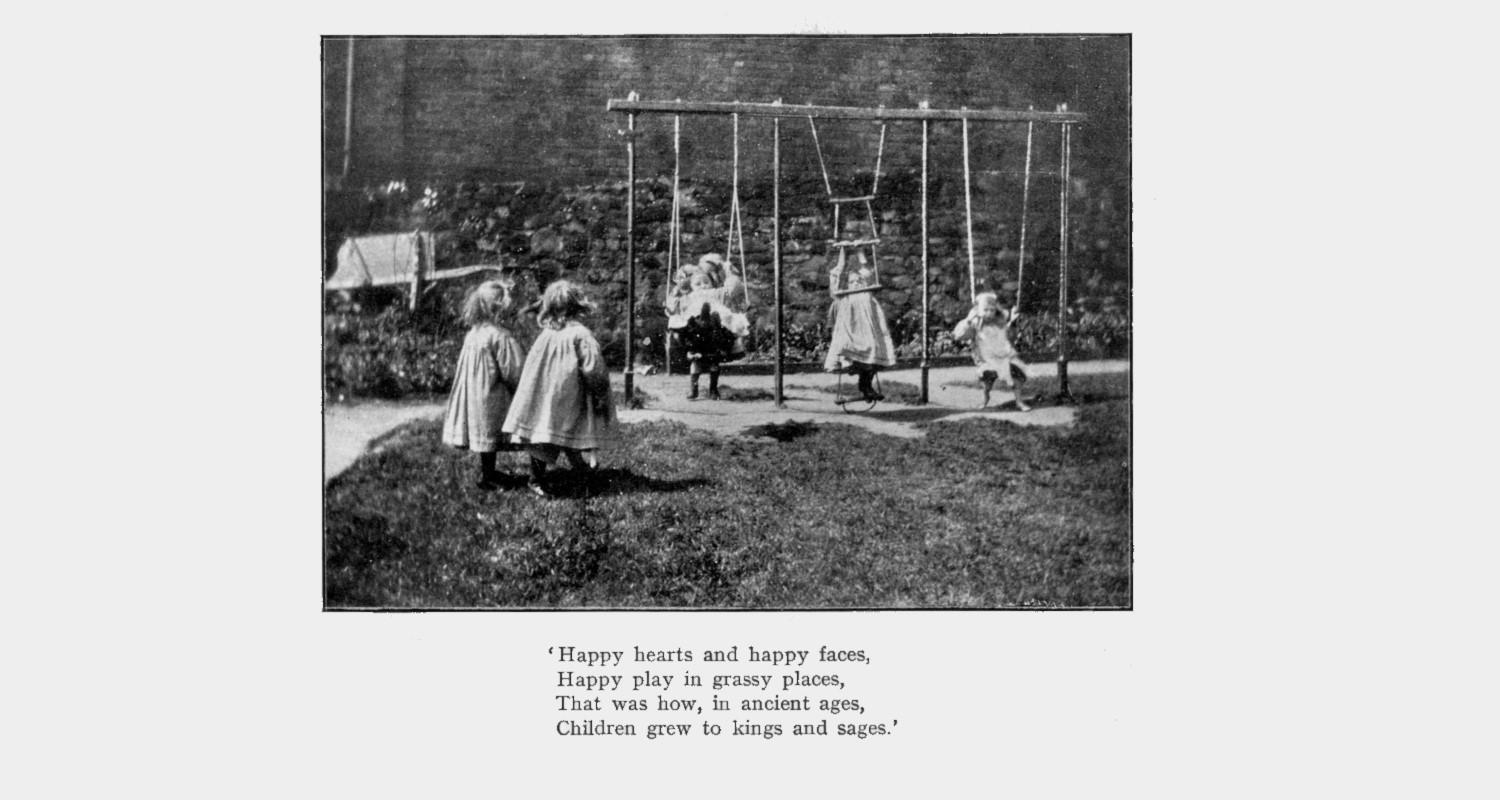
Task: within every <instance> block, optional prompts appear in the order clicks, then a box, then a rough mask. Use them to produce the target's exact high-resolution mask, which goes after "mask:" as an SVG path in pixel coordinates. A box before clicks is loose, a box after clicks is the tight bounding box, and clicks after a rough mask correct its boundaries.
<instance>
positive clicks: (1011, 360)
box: [953, 292, 1031, 411]
mask: <svg viewBox="0 0 1500 800" xmlns="http://www.w3.org/2000/svg"><path fill="white" fill-rule="evenodd" d="M1020 315H1021V314H1020V310H1019V309H1017V308H1012V309H1011V310H1010V311H1009V312H1008V313H1007V312H1006V311H1004V310H1002V309H1001V308H1000V298H999V296H997V295H996V294H995V293H994V292H981V293H979V294H978V295H977V296H975V298H974V307H973V308H972V309H970V310H969V315H968V316H967V317H964V319H963V321H962V322H960V323H958V326H957V327H955V328H954V329H953V339H954V341H958V342H972V343H973V345H972V355H973V357H974V365H975V366H977V367H978V368H979V383H980V385H981V386H983V387H984V405H985V406H988V405H989V404H990V391H991V390H993V389H994V388H995V382H996V381H997V380H999V381H1000V382H1001V383H1002V385H1004V386H1007V387H1011V386H1013V387H1014V390H1015V393H1016V408H1019V409H1020V410H1022V411H1030V410H1031V406H1029V405H1026V401H1025V400H1023V399H1021V388H1022V387H1023V386H1025V385H1026V369H1025V367H1026V363H1025V362H1024V361H1022V360H1021V358H1020V356H1019V355H1018V354H1017V353H1016V348H1015V347H1013V346H1012V345H1011V343H1010V326H1011V325H1014V324H1015V322H1016V319H1017V318H1018V317H1020Z"/></svg>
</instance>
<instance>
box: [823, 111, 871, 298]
mask: <svg viewBox="0 0 1500 800" xmlns="http://www.w3.org/2000/svg"><path fill="white" fill-rule="evenodd" d="M807 124H808V126H809V127H811V128H812V136H813V149H814V150H815V151H816V152H817V154H818V169H819V170H821V171H822V173H823V188H824V190H825V191H827V192H828V200H829V202H830V203H832V205H833V237H834V239H835V240H836V241H837V240H838V237H839V209H840V208H841V207H842V205H843V204H844V203H846V202H859V201H862V202H863V203H864V206H865V216H866V218H867V219H868V220H869V226H870V232H869V236H870V238H869V239H868V240H860V239H857V240H855V241H852V242H839V243H838V244H837V246H839V247H840V248H841V249H842V248H843V247H850V246H865V247H869V248H870V262H871V267H872V268H873V270H874V272H875V284H874V286H873V287H872V288H879V287H880V255H879V253H878V252H877V251H876V249H875V245H876V244H877V243H878V242H879V241H880V228H879V226H877V225H876V224H875V207H874V205H873V201H874V199H875V196H876V195H877V194H878V193H879V192H880V164H881V159H882V158H884V156H885V133H886V122H885V120H881V121H880V144H879V146H878V147H877V148H876V150H875V174H874V177H873V179H872V180H871V183H870V193H869V194H868V195H866V196H865V197H838V196H836V195H835V194H834V193H833V181H832V180H830V179H829V177H828V163H827V162H826V161H825V160H824V159H823V145H822V144H821V142H819V140H818V123H817V122H816V121H815V120H814V119H813V117H812V116H811V115H808V117H807ZM860 258H861V259H863V258H864V254H863V253H860ZM860 291H863V290H860Z"/></svg>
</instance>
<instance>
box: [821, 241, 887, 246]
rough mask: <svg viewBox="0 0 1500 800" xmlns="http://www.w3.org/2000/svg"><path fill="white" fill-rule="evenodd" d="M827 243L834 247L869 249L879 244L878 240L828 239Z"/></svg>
mask: <svg viewBox="0 0 1500 800" xmlns="http://www.w3.org/2000/svg"><path fill="white" fill-rule="evenodd" d="M828 243H829V244H830V245H832V246H834V247H870V246H872V245H877V244H880V240H879V239H829V240H828Z"/></svg>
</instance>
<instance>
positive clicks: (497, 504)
mask: <svg viewBox="0 0 1500 800" xmlns="http://www.w3.org/2000/svg"><path fill="white" fill-rule="evenodd" d="M1128 380H1129V378H1128V375H1114V376H1078V377H1076V378H1075V379H1074V381H1073V386H1072V389H1073V392H1074V393H1075V395H1078V396H1079V397H1080V398H1081V399H1082V400H1083V405H1082V406H1081V407H1080V413H1079V420H1078V423H1077V424H1076V425H1074V426H1073V427H1071V428H1040V427H1036V428H1031V427H1021V426H1016V425H1011V424H1008V423H1004V422H999V421H996V420H988V419H968V420H962V421H956V422H947V423H939V424H932V425H930V426H929V427H928V429H927V430H928V434H927V437H926V438H925V439H895V438H891V437H885V436H880V435H877V434H873V433H869V432H867V431H864V430H862V429H859V428H854V427H849V426H844V425H811V424H795V423H794V424H788V425H785V426H777V427H772V428H765V429H761V430H754V431H749V432H748V433H749V434H759V435H745V436H741V437H738V438H734V439H724V438H720V437H715V436H713V435H711V434H708V433H704V432H700V431H695V430H692V429H689V428H687V427H686V426H683V425H681V424H679V423H650V424H641V425H627V426H622V428H621V436H620V440H619V443H618V446H616V447H615V448H613V449H612V450H611V451H609V453H608V454H607V455H606V459H605V464H606V466H605V468H604V469H602V470H601V471H600V472H599V473H598V474H596V475H594V476H592V477H590V478H589V479H587V480H574V479H573V477H574V476H572V475H571V474H570V473H569V472H568V471H567V470H558V471H556V472H554V473H553V476H554V478H555V479H556V483H555V485H554V486H553V488H555V490H556V491H557V492H558V493H559V494H560V495H561V496H560V497H557V498H554V499H541V498H536V497H533V496H531V495H529V494H527V493H526V492H524V491H522V490H521V487H522V486H524V478H523V477H522V475H523V471H524V470H523V460H522V458H523V457H522V456H521V455H519V454H502V455H501V456H500V466H501V469H502V471H505V470H508V471H509V472H510V473H511V475H512V476H513V479H512V480H511V481H510V483H509V484H508V486H507V487H505V488H502V489H501V490H499V491H495V492H482V491H480V490H479V489H477V488H475V487H474V486H473V485H472V478H473V472H474V459H473V456H471V455H469V454H466V453H461V452H459V451H456V450H453V449H451V448H448V447H446V446H444V445H443V444H442V443H441V442H440V441H439V438H438V437H439V429H440V425H439V423H436V422H423V423H413V424H410V425H407V426H405V427H403V428H401V429H399V430H398V431H397V432H396V433H395V434H394V435H393V436H392V437H390V438H389V440H388V441H387V442H386V443H385V446H384V447H383V448H382V450H381V452H378V453H376V454H374V455H371V456H367V457H365V458H364V459H362V460H361V461H360V462H359V463H357V464H355V465H354V466H353V467H352V468H351V469H350V470H349V471H348V472H346V473H344V474H343V475H340V476H339V477H337V478H335V479H334V480H333V481H332V482H331V483H330V484H329V486H328V487H327V489H326V493H325V531H324V533H325V561H324V576H325V602H326V604H327V606H328V607H330V608H338V607H398V608H451V607H484V608H498V607H564V608H580V607H583V608H588V607H592V608H599V607H609V608H621V607H727V608H847V607H864V608H868V607H882V608H908V607H923V608H933V607H943V608H1002V607H1005V608H1008V607H1083V606H1089V607H1098V606H1106V607H1128V606H1129V605H1130V602H1131V592H1130V585H1131V584H1130V576H1131V571H1130V567H1131V561H1130V559H1131V555H1130V549H1131V548H1130V466H1129V462H1130V450H1129V400H1128ZM893 388H896V387H893ZM900 388H901V389H902V391H903V392H904V390H905V387H900ZM1053 389H1055V387H1053V386H1052V385H1051V384H1050V382H1049V381H1048V380H1047V379H1043V380H1037V381H1033V383H1032V386H1031V387H1030V391H1029V392H1028V394H1031V393H1040V394H1043V395H1045V394H1046V393H1047V392H1048V391H1051V390H1053ZM888 394H893V393H892V392H889V391H888Z"/></svg>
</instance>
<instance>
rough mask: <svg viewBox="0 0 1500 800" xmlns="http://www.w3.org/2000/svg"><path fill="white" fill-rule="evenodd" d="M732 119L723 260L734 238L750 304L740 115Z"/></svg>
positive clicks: (729, 261) (728, 261)
mask: <svg viewBox="0 0 1500 800" xmlns="http://www.w3.org/2000/svg"><path fill="white" fill-rule="evenodd" d="M731 116H732V117H733V119H734V175H733V178H732V180H731V186H732V187H733V189H732V192H731V197H730V201H729V241H728V242H726V243H725V244H724V262H725V263H726V264H732V263H734V262H733V259H732V257H731V254H732V250H731V248H732V247H733V246H734V244H735V241H736V239H737V240H738V242H739V246H740V289H741V290H742V291H743V292H744V296H745V305H746V306H749V305H750V284H749V281H748V280H747V279H748V278H749V273H747V272H746V271H745V225H744V219H743V217H742V216H741V214H740V115H739V114H733V115H731Z"/></svg>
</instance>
